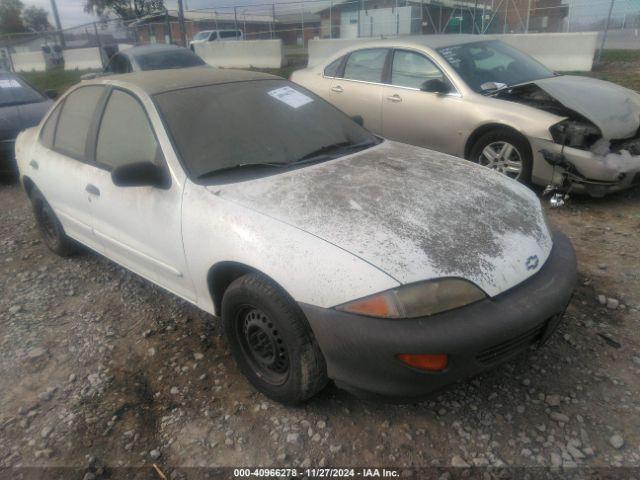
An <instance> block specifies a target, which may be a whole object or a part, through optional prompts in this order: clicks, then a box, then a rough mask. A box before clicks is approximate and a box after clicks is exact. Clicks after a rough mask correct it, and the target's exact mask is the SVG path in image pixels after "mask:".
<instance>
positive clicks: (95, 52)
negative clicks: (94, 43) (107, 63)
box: [63, 47, 102, 70]
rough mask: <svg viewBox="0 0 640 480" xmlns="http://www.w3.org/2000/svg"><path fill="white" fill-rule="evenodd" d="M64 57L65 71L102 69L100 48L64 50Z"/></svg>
mask: <svg viewBox="0 0 640 480" xmlns="http://www.w3.org/2000/svg"><path fill="white" fill-rule="evenodd" d="M63 56H64V69H65V70H76V69H78V70H87V69H99V68H102V59H101V58H100V49H99V48H98V47H92V48H74V49H70V50H64V51H63Z"/></svg>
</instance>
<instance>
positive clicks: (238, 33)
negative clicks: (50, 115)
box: [0, 0, 640, 70]
mask: <svg viewBox="0 0 640 480" xmlns="http://www.w3.org/2000/svg"><path fill="white" fill-rule="evenodd" d="M639 30H640V0H295V1H275V0H274V1H272V2H271V3H267V2H265V3H254V4H238V5H230V6H220V7H216V8H205V9H198V10H188V9H187V10H186V11H185V12H184V37H185V40H186V42H184V43H186V45H185V46H188V44H189V42H190V41H192V40H193V39H194V37H196V35H198V33H200V32H211V31H214V32H215V33H214V34H213V35H211V33H208V34H207V33H200V35H199V36H198V37H197V39H200V37H203V38H204V37H206V39H207V41H211V40H215V41H220V40H226V39H229V37H230V38H231V39H243V40H261V39H281V40H282V44H283V49H284V52H285V55H287V56H288V57H290V58H294V59H295V58H297V57H299V58H301V59H302V58H304V55H305V54H306V47H307V44H308V41H309V40H310V39H315V38H381V37H393V36H402V35H420V34H423V35H429V34H462V33H466V34H495V33H505V34H509V33H556V32H582V31H599V32H601V35H602V37H601V38H602V40H606V42H605V43H603V46H604V48H605V49H640V36H639ZM605 32H606V34H605ZM148 43H173V44H178V45H180V44H183V41H182V31H181V25H180V21H179V15H178V12H177V11H174V10H165V11H161V12H158V13H157V14H153V15H147V16H145V17H142V18H138V19H136V20H132V21H127V22H124V21H122V20H109V21H102V22H95V23H91V24H87V25H81V26H78V27H74V28H70V29H65V30H63V31H61V32H55V31H53V32H46V33H44V34H32V33H28V34H18V35H5V36H2V37H0V68H3V67H4V68H5V69H7V70H9V69H15V68H16V66H15V65H14V63H16V62H13V61H12V58H15V57H16V56H18V57H20V55H21V54H26V53H28V52H42V55H43V57H44V59H45V60H44V63H45V68H51V67H52V66H56V64H60V63H63V62H64V61H65V58H73V59H75V60H74V61H73V62H72V65H75V66H76V67H77V68H80V67H83V66H84V67H87V68H99V67H100V66H101V64H102V63H104V62H105V61H106V60H107V59H108V58H109V57H110V56H111V55H112V54H113V53H114V52H115V51H117V50H118V49H123V48H126V47H128V46H130V45H136V44H148ZM87 49H94V50H87ZM74 50H75V52H74ZM79 50H83V51H82V52H80V51H79ZM96 52H97V55H98V56H97V57H96ZM83 55H84V57H83ZM22 56H23V57H25V58H26V57H28V55H22ZM85 57H86V58H85ZM89 58H90V60H89ZM96 58H97V59H98V60H96ZM83 59H84V60H83ZM29 65H30V63H29V62H27V63H26V66H27V67H28V66H29ZM67 67H68V66H67Z"/></svg>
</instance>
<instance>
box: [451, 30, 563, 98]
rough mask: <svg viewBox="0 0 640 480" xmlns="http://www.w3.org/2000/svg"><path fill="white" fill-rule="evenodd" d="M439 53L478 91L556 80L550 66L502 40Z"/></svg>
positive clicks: (472, 44)
mask: <svg viewBox="0 0 640 480" xmlns="http://www.w3.org/2000/svg"><path fill="white" fill-rule="evenodd" d="M438 53H440V55H442V56H443V57H444V58H445V60H446V61H447V62H448V63H449V64H450V65H451V66H452V67H453V68H454V69H455V70H456V72H458V74H459V75H460V76H461V77H462V79H463V80H464V81H465V82H467V84H468V85H469V87H471V88H472V89H473V90H475V91H476V92H483V91H486V90H487V87H488V85H487V86H485V88H482V85H485V84H489V83H497V84H499V83H502V84H505V85H507V86H510V85H518V84H520V83H526V82H531V81H533V80H540V79H541V78H549V77H553V76H554V75H555V74H554V72H552V71H551V70H549V69H548V68H547V67H545V66H544V65H542V64H541V63H539V62H538V61H536V60H534V59H533V58H531V57H530V56H529V55H527V54H525V53H523V52H521V51H520V50H518V49H516V48H513V47H511V46H509V45H507V44H505V43H502V42H500V41H497V40H494V41H486V42H474V43H467V44H463V45H454V46H450V47H444V48H439V49H438Z"/></svg>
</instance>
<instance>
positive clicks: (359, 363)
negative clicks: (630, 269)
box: [301, 233, 577, 399]
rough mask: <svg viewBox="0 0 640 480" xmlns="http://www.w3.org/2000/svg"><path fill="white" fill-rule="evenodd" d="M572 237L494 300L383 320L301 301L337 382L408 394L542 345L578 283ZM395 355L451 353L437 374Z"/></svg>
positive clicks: (365, 392) (361, 390)
mask: <svg viewBox="0 0 640 480" xmlns="http://www.w3.org/2000/svg"><path fill="white" fill-rule="evenodd" d="M576 277H577V273H576V257H575V253H574V250H573V247H572V245H571V242H570V241H569V240H568V239H567V237H565V236H564V235H563V234H561V233H556V234H555V235H554V246H553V249H552V252H551V255H550V256H549V259H548V260H547V262H546V263H545V265H544V266H543V267H542V269H541V270H540V271H539V272H538V273H536V274H535V275H534V276H533V277H531V278H529V279H527V280H526V281H525V282H523V283H521V284H520V285H518V286H516V287H514V288H512V289H510V290H509V291H507V292H505V293H503V294H501V295H498V296H496V297H494V298H490V299H486V300H482V301H480V302H476V303H474V304H472V305H469V306H467V307H463V308H459V309H456V310H452V311H449V312H445V313H440V314H437V315H433V316H431V317H425V318H419V319H405V320H385V319H376V318H369V317H364V316H360V315H353V314H348V313H343V312H338V311H336V310H334V309H327V308H320V307H315V306H311V305H306V304H302V305H301V307H302V310H303V311H304V313H305V315H306V316H307V319H308V320H309V323H310V325H311V328H312V330H313V332H314V334H315V337H316V339H317V341H318V344H319V345H320V349H321V350H322V352H323V354H324V356H325V359H326V362H327V372H328V375H329V377H330V378H331V379H333V380H334V381H335V382H336V384H337V385H338V386H340V387H342V388H344V389H346V390H350V391H352V392H353V393H356V394H358V395H360V396H373V397H383V398H385V397H386V398H389V397H393V398H397V399H411V398H419V397H422V396H424V395H426V394H428V393H430V392H432V391H434V390H437V389H439V388H441V387H443V386H445V385H447V384H450V383H452V382H455V381H457V380H460V379H463V378H466V377H469V376H472V375H475V374H477V373H479V372H481V371H483V370H485V369H488V368H491V367H494V366H495V365H497V364H499V363H502V362H504V361H506V360H509V359H510V358H512V357H513V356H515V355H517V354H518V353H520V352H522V351H523V350H526V349H528V348H529V347H531V346H538V345H541V344H542V343H544V341H545V340H546V339H547V338H548V337H549V335H550V334H551V333H552V332H553V330H554V329H555V328H556V326H557V325H558V323H559V321H560V318H561V316H562V314H563V312H564V310H565V308H566V306H567V304H568V303H569V300H570V298H571V294H572V291H573V288H574V286H575V283H576ZM399 353H413V354H419V353H431V354H445V353H446V354H447V355H449V364H448V366H447V368H446V369H445V370H444V371H442V372H437V373H431V372H424V371H421V370H417V369H414V368H412V367H408V366H406V365H404V364H403V363H401V362H400V361H399V360H397V359H396V357H395V356H396V354H399Z"/></svg>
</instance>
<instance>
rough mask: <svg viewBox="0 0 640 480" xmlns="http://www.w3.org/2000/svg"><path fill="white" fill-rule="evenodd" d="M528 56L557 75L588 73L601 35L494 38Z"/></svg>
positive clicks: (515, 35)
mask: <svg viewBox="0 0 640 480" xmlns="http://www.w3.org/2000/svg"><path fill="white" fill-rule="evenodd" d="M491 36H492V37H494V38H497V39H499V40H502V41H503V42H505V43H508V44H509V45H511V46H513V47H516V48H518V49H520V50H522V51H523V52H526V53H528V54H529V55H531V56H532V57H533V58H535V59H536V60H538V61H539V62H540V63H542V64H543V65H546V66H547V68H550V69H551V70H555V71H558V72H589V71H591V69H592V68H593V58H594V56H595V53H596V49H597V48H598V32H580V33H529V34H513V35H491Z"/></svg>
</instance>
